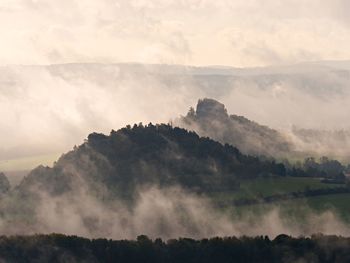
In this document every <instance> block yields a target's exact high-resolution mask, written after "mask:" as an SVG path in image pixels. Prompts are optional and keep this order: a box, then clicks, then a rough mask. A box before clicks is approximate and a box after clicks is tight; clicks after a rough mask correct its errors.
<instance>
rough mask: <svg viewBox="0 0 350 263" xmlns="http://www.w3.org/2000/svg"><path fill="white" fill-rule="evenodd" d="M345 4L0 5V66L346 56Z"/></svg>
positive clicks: (133, 1) (94, 1) (187, 0)
mask: <svg viewBox="0 0 350 263" xmlns="http://www.w3.org/2000/svg"><path fill="white" fill-rule="evenodd" d="M349 10H350V2H349V1H348V0H283V1H282V0H264V1H261V0H234V1H232V0H217V1H211V0H84V1H78V0H60V1H57V0H1V1H0V35H1V41H0V64H2V65H7V64H26V65H28V64H29V65H37V64H57V63H74V62H99V63H117V62H142V63H167V64H186V65H200V66H203V65H227V66H234V67H255V66H266V65H281V64H294V63H299V62H302V61H311V60H312V61H315V60H344V59H350V49H349V48H348V47H349V46H350V16H349V15H348V14H349Z"/></svg>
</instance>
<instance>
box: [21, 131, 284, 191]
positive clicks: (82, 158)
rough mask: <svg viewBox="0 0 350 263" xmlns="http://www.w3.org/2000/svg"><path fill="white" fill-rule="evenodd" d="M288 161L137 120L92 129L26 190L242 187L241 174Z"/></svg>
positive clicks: (268, 170) (274, 170) (30, 179)
mask: <svg viewBox="0 0 350 263" xmlns="http://www.w3.org/2000/svg"><path fill="white" fill-rule="evenodd" d="M284 174H285V169H284V166H283V165H282V164H276V163H275V162H274V161H266V160H265V161H262V160H260V159H259V158H257V157H252V156H247V155H244V154H242V153H241V152H240V151H239V150H238V149H237V148H234V147H232V146H230V145H228V144H225V145H222V144H220V143H219V142H216V141H213V140H211V139H209V138H203V137H199V136H198V135H197V134H196V133H194V132H189V131H187V130H184V129H181V128H177V127H175V128H174V127H172V126H170V125H165V124H161V125H152V124H149V125H147V126H143V125H142V124H140V125H134V126H133V127H130V126H127V127H126V128H123V129H120V130H118V131H112V132H111V133H110V135H103V134H97V133H92V134H90V135H89V136H88V139H87V140H86V142H85V143H84V144H82V145H81V146H79V147H75V149H74V150H72V151H71V152H69V153H67V154H65V155H63V156H62V157H61V158H60V159H59V160H58V161H57V162H56V163H55V165H54V166H53V168H48V167H38V168H36V169H34V170H33V171H32V172H31V173H30V174H29V175H28V176H27V177H25V178H24V179H23V181H22V183H21V184H20V185H19V189H20V190H24V191H25V190H26V189H29V188H31V187H33V186H35V187H39V188H41V189H45V190H48V191H49V192H51V193H53V194H58V193H62V192H64V191H66V190H67V189H69V188H71V187H73V185H74V183H79V182H80V183H82V182H84V183H86V184H87V185H88V186H89V187H91V188H92V189H94V190H97V191H99V190H101V187H102V188H103V189H104V190H107V191H108V192H113V193H115V194H121V195H124V194H125V195H128V194H131V193H132V192H133V191H134V190H135V189H136V188H137V187H140V186H142V185H149V184H156V185H159V186H169V185H180V186H182V187H185V188H190V189H195V190H198V191H204V192H205V191H212V190H227V189H236V188H238V186H239V184H238V181H239V179H241V178H255V177H258V176H264V175H284Z"/></svg>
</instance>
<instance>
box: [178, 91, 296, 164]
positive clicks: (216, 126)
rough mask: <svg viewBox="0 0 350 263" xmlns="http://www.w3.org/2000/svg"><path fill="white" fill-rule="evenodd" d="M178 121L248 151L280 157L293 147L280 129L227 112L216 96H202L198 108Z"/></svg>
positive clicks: (258, 154) (257, 154)
mask: <svg viewBox="0 0 350 263" xmlns="http://www.w3.org/2000/svg"><path fill="white" fill-rule="evenodd" d="M175 123H176V125H178V126H180V127H183V128H185V129H188V130H193V131H196V132H197V133H198V134H199V135H200V136H208V137H210V138H213V139H214V140H217V141H219V142H221V143H229V144H231V145H234V146H235V147H237V148H238V149H240V150H241V151H242V152H243V153H245V154H250V155H255V156H260V155H264V156H268V157H276V158H280V157H281V156H283V157H284V156H286V155H288V154H289V153H290V152H291V151H293V150H294V149H293V145H292V144H291V143H290V142H289V141H288V140H287V138H285V137H284V135H283V134H281V133H280V132H278V131H276V130H273V129H271V128H269V127H267V126H263V125H260V124H258V123H256V122H253V121H250V120H248V119H247V118H245V117H243V116H238V115H228V113H227V110H226V108H225V106H224V105H223V104H221V103H220V102H218V101H216V100H213V99H207V98H206V99H202V100H199V101H198V104H197V107H196V110H195V109H194V108H190V110H189V112H188V114H187V115H186V116H184V117H181V118H179V119H177V120H175Z"/></svg>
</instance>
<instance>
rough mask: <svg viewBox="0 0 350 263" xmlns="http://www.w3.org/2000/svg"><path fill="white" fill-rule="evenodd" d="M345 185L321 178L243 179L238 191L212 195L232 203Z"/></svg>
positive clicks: (214, 197) (216, 198)
mask: <svg viewBox="0 0 350 263" xmlns="http://www.w3.org/2000/svg"><path fill="white" fill-rule="evenodd" d="M339 186H344V185H342V184H325V183H321V181H320V179H319V178H306V177H271V178H257V179H253V180H242V181H241V184H240V189H239V190H237V191H227V192H214V193H211V194H210V197H211V198H212V199H213V200H214V201H215V202H219V203H232V201H233V200H237V199H255V198H262V197H266V196H271V195H274V194H285V193H291V192H297V191H305V190H306V189H310V190H312V189H325V188H334V187H339Z"/></svg>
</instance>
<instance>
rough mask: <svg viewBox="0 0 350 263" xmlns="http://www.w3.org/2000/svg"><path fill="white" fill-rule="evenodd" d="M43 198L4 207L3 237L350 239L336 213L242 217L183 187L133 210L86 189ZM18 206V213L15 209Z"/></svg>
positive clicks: (143, 199)
mask: <svg viewBox="0 0 350 263" xmlns="http://www.w3.org/2000/svg"><path fill="white" fill-rule="evenodd" d="M37 192H38V191H37ZM38 196H39V198H37V199H35V203H33V200H32V201H31V202H30V203H31V205H32V206H33V208H34V209H33V210H31V209H29V210H28V204H26V202H28V201H26V200H16V201H15V200H12V201H11V198H8V199H6V200H2V201H1V208H2V209H1V211H2V214H3V215H2V217H1V220H0V231H1V233H2V234H6V235H27V234H38V233H43V234H45V233H63V234H68V235H79V236H84V237H89V238H98V237H103V238H113V239H134V238H135V237H136V236H138V235H140V234H146V235H148V236H149V237H151V238H157V237H161V238H164V239H170V238H178V237H191V238H207V237H215V236H232V235H235V236H242V235H248V236H256V235H268V236H270V237H272V238H274V237H276V236H277V235H279V234H280V233H285V234H288V235H292V236H296V237H297V236H301V235H304V236H308V235H311V234H314V233H323V234H335V235H343V236H349V235H350V231H349V228H348V225H347V224H346V223H345V222H343V221H342V220H340V219H339V218H338V217H337V216H336V214H334V213H333V212H332V211H326V212H322V213H315V212H311V210H310V211H309V212H308V213H307V214H306V215H305V218H304V220H302V221H298V220H297V219H295V218H294V217H293V216H292V217H291V216H288V217H287V216H285V215H283V213H282V212H281V210H280V208H279V207H277V206H275V207H271V208H270V209H269V210H267V211H265V213H263V214H261V215H257V214H255V213H251V212H250V213H249V212H247V213H244V214H240V215H239V216H238V214H237V213H236V212H235V209H234V208H232V209H229V210H225V209H222V208H218V207H217V206H215V204H214V203H212V202H211V201H210V200H209V199H208V198H206V197H205V196H199V195H196V194H193V193H190V192H188V191H186V190H184V189H181V188H180V187H170V188H162V189H160V188H158V187H156V186H148V187H146V188H144V189H140V190H139V191H138V193H137V196H138V197H137V198H136V199H135V202H134V203H133V204H132V205H131V204H130V203H125V202H123V201H122V200H110V201H109V202H106V201H102V200H101V199H100V198H99V197H94V196H93V195H91V193H89V192H88V191H86V189H84V187H81V188H79V189H75V190H74V192H73V191H72V192H70V193H67V194H65V195H62V196H50V195H49V194H48V193H46V192H45V191H41V192H40V193H39V195H38ZM13 201H15V202H16V204H15V207H16V209H14V207H11V206H13V205H14V202H13ZM28 211H31V212H29V213H28Z"/></svg>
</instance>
